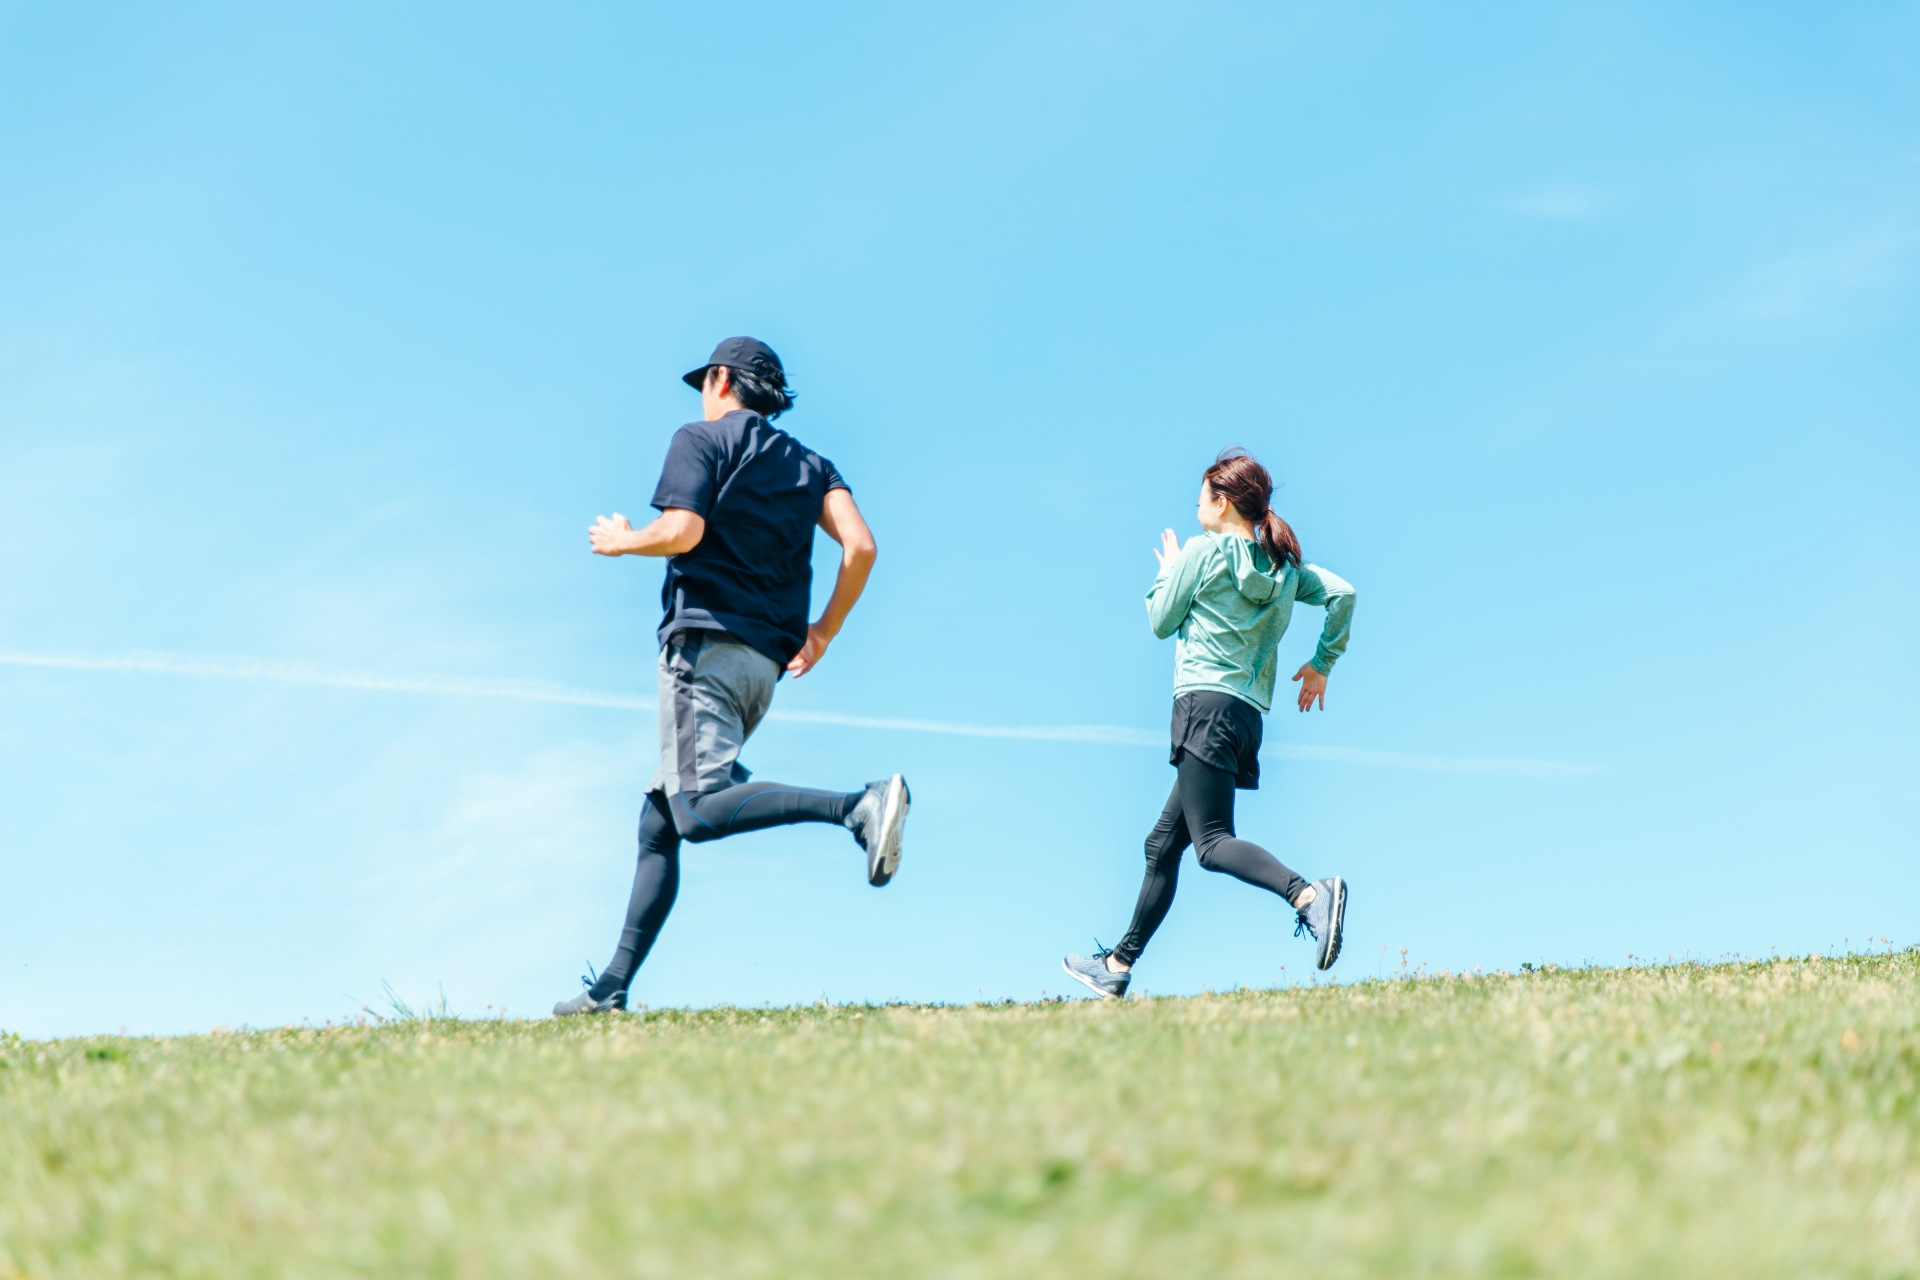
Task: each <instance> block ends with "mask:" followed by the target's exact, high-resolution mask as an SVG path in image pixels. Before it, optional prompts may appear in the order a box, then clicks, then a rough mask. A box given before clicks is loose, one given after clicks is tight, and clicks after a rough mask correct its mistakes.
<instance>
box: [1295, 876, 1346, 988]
mask: <svg viewBox="0 0 1920 1280" xmlns="http://www.w3.org/2000/svg"><path fill="white" fill-rule="evenodd" d="M1346 921H1347V882H1346V881H1345V880H1342V879H1341V878H1340V877H1339V876H1333V877H1330V878H1329V879H1326V880H1315V881H1314V882H1313V901H1312V902H1309V903H1308V904H1307V905H1306V908H1305V909H1304V910H1303V911H1301V912H1300V916H1299V919H1298V921H1296V923H1295V924H1294V926H1293V936H1294V937H1296V938H1297V937H1299V936H1300V935H1301V934H1302V933H1303V932H1304V933H1307V934H1310V935H1312V937H1313V940H1314V941H1315V942H1317V943H1319V944H1320V945H1319V955H1318V956H1317V957H1316V958H1315V960H1314V967H1315V968H1317V969H1331V968H1333V962H1334V961H1335V960H1338V959H1339V958H1340V931H1341V929H1342V928H1343V927H1344V926H1345V924H1346Z"/></svg>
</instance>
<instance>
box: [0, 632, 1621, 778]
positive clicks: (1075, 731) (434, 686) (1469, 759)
mask: <svg viewBox="0 0 1920 1280" xmlns="http://www.w3.org/2000/svg"><path fill="white" fill-rule="evenodd" d="M0 666H13V667H42V668H51V669H56V670H67V671H124V672H134V673H141V674H148V675H174V676H198V677H201V678H203V679H212V680H240V681H259V682H268V683H274V684H295V685H319V686H325V687H329V688H335V689H357V690H361V691H364V692H369V693H413V694H428V695H437V696H440V697H451V698H507V699H513V700H517V701H522V702H549V703H559V704H562V705H566V706H576V707H604V708H610V709H612V710H616V711H651V710H653V708H654V702H653V700H652V699H651V698H638V697H634V696H632V695H629V694H620V693H609V692H605V691H603V690H599V689H581V688H577V687H575V686H572V685H563V684H553V683H550V682H547V681H543V680H501V679H493V678H488V677H484V676H452V675H436V674H431V673H429V674H423V675H381V674H377V673H374V672H366V671H349V670H342V669H340V668H337V667H324V666H320V665H318V664H316V663H310V662H284V661H281V660H278V659H274V658H253V657H245V656H241V655H236V654H190V653H143V652H135V653H121V654H96V653H21V652H18V651H14V650H7V649H0ZM767 718H768V719H769V720H776V721H782V722H785V723H788V724H821V725H838V726H843V727H845V728H850V729H889V730H895V731H899V732H904V733H938V734H947V735H950V736H954V737H962V738H1001V739H1015V740H1021V741H1029V742H1084V743H1090V744H1097V745H1103V746H1127V747H1164V746H1165V745H1166V741H1167V739H1166V735H1165V734H1164V733H1156V732H1153V731H1151V730H1147V729H1135V728H1131V727H1128V726H1125V725H1112V724H1024V725H1021V724H1002V725H994V724H968V723H965V722H963V721H953V720H918V719H900V718H897V717H891V716H856V715H843V714H841V713H839V712H833V711H786V710H775V711H773V712H771V713H769V715H768V717H767ZM1266 750H1268V751H1270V752H1272V753H1274V754H1275V755H1279V756H1283V757H1285V758H1288V759H1293V760H1324V761H1329V762H1332V763H1337V764H1357V765H1370V766H1374V767H1376V768H1388V769H1418V770H1423V771H1427V772H1434V773H1497V774H1517V775H1521V776H1529V777H1577V776H1582V775H1587V774H1594V773H1599V772H1601V766H1599V765H1591V764H1569V763H1564V762H1561V761H1555V760H1527V759H1514V758H1506V757H1497V756H1428V755H1413V754H1409V753H1407V752H1401V751H1369V750H1365V749H1363V748H1359V747H1320V746H1311V745H1306V744H1301V743H1274V744H1271V745H1269V746H1268V747H1267V748H1266Z"/></svg>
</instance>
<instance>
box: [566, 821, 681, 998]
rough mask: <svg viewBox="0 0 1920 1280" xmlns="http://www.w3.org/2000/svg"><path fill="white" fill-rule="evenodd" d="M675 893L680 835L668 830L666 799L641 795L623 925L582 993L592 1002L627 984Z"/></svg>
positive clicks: (641, 959) (655, 933)
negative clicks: (634, 861)
mask: <svg viewBox="0 0 1920 1280" xmlns="http://www.w3.org/2000/svg"><path fill="white" fill-rule="evenodd" d="M679 892H680V833H679V832H678V831H675V830H674V829H673V819H672V818H671V817H669V816H668V814H667V798H666V796H664V795H662V794H661V793H660V792H658V791H652V792H648V793H647V805H646V808H644V809H642V810H641V811H640V861H639V864H638V865H637V866H635V867H634V869H633V895H632V896H631V897H630V898H629V899H628V900H627V923H626V926H625V927H624V928H622V929H621V930H620V945H619V946H617V947H615V948H614V949H613V959H611V960H609V961H607V967H606V969H605V970H604V971H602V972H601V974H600V976H599V977H598V978H596V979H595V980H594V983H593V985H592V986H591V987H589V988H588V990H589V991H590V992H591V993H592V995H593V998H594V999H595V1000H605V999H606V998H607V997H608V996H610V995H612V994H613V993H614V992H616V991H625V990H626V989H627V988H628V987H630V986H632V985H633V975H634V974H635V973H637V972H639V970H640V965H641V963H642V962H643V961H645V960H646V958H647V953H648V952H649V951H651V950H653V943H654V940H655V939H656V938H658V937H659V936H660V926H662V925H664V924H665V923H666V922H667V913H668V912H670V911H672V910H673V900H674V898H675V896H677V895H678V894H679Z"/></svg>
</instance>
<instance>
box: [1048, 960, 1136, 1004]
mask: <svg viewBox="0 0 1920 1280" xmlns="http://www.w3.org/2000/svg"><path fill="white" fill-rule="evenodd" d="M1112 954H1113V951H1112V949H1111V948H1108V947H1101V948H1100V950H1098V951H1096V952H1094V953H1093V954H1092V955H1090V956H1076V955H1074V954H1073V953H1072V952H1068V953H1067V958H1066V959H1065V960H1062V961H1061V962H1060V967H1061V968H1062V969H1065V970H1066V971H1067V976H1068V977H1069V978H1072V979H1073V980H1074V981H1075V982H1080V983H1084V984H1086V985H1087V986H1088V987H1090V988H1092V989H1093V993H1094V994H1095V995H1097V996H1099V997H1100V998H1101V999H1103V1000H1118V999H1120V998H1121V997H1122V996H1124V995H1126V994H1127V983H1129V982H1131V981H1132V980H1133V975H1132V974H1131V973H1114V972H1113V971H1112V970H1110V969H1108V968H1107V957H1108V956H1110V955H1112Z"/></svg>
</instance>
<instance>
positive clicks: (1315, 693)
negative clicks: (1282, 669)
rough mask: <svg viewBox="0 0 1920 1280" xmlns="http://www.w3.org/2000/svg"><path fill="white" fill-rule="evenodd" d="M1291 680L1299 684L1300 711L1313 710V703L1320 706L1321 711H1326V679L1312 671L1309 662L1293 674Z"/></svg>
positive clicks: (1312, 667)
mask: <svg viewBox="0 0 1920 1280" xmlns="http://www.w3.org/2000/svg"><path fill="white" fill-rule="evenodd" d="M1293 678H1294V679H1295V680H1298V681H1299V682H1300V709H1301V710H1302V711H1311V710H1313V704H1314V703H1315V702H1318V703H1319V704H1320V709H1321V710H1322V711H1325V710H1326V709H1327V678H1326V677H1325V676H1323V675H1321V674H1320V673H1319V672H1318V671H1316V670H1314V666H1313V664H1312V663H1311V662H1309V663H1308V664H1307V665H1306V666H1304V667H1301V668H1300V669H1299V670H1298V671H1296V672H1294V673H1293Z"/></svg>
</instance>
